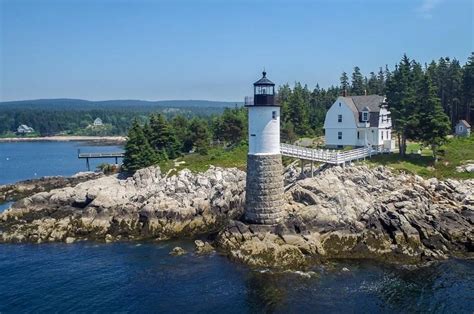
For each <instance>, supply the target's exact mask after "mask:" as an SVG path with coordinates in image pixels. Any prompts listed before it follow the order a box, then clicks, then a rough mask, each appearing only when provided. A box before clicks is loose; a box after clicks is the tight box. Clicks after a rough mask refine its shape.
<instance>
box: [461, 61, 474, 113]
mask: <svg viewBox="0 0 474 314" xmlns="http://www.w3.org/2000/svg"><path fill="white" fill-rule="evenodd" d="M462 91H463V104H464V106H463V107H464V109H463V114H462V117H464V119H465V120H467V121H468V122H474V119H473V118H472V117H471V113H473V112H474V52H473V53H471V55H470V56H469V58H468V60H467V63H466V64H465V65H464V67H463V76H462Z"/></svg>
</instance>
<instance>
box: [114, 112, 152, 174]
mask: <svg viewBox="0 0 474 314" xmlns="http://www.w3.org/2000/svg"><path fill="white" fill-rule="evenodd" d="M157 162H158V157H157V155H156V153H155V151H154V150H153V148H152V147H151V145H150V143H148V140H147V139H146V137H145V134H144V133H143V129H142V127H141V126H140V124H139V123H138V121H137V120H134V121H133V124H132V127H131V128H130V130H129V131H128V140H127V143H126V144H125V156H124V158H123V166H122V167H123V170H124V171H126V172H132V173H133V172H135V171H137V170H138V169H141V168H145V167H149V166H151V165H154V164H155V163H157Z"/></svg>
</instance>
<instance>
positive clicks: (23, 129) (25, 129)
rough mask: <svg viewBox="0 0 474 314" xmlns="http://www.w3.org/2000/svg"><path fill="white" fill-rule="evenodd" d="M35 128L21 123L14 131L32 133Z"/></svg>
mask: <svg viewBox="0 0 474 314" xmlns="http://www.w3.org/2000/svg"><path fill="white" fill-rule="evenodd" d="M34 131H35V130H34V129H33V128H32V127H29V126H27V125H26V124H21V125H20V126H19V127H18V128H17V129H16V132H17V133H18V134H28V133H33V132H34Z"/></svg>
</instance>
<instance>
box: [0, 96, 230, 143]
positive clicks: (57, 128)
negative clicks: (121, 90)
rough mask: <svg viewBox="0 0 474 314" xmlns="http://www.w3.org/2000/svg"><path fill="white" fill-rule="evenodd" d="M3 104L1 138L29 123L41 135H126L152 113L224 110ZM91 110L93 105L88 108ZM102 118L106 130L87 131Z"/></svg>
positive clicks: (208, 113) (189, 114) (217, 111)
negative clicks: (136, 120) (83, 108)
mask: <svg viewBox="0 0 474 314" xmlns="http://www.w3.org/2000/svg"><path fill="white" fill-rule="evenodd" d="M18 107H19V108H14V107H12V106H10V105H3V104H0V135H1V134H5V133H9V132H15V131H16V129H17V128H18V126H19V125H21V124H26V125H28V126H30V127H32V128H33V129H35V131H36V132H38V133H39V134H40V135H42V136H45V135H56V134H59V133H63V134H76V135H79V134H80V135H102V136H103V135H125V134H127V131H128V129H129V128H130V126H131V124H132V121H133V120H134V119H135V118H137V119H138V120H139V121H141V122H145V121H146V120H147V119H148V115H149V114H150V112H160V113H162V114H163V115H164V116H166V117H168V118H171V117H174V116H176V115H182V116H184V117H187V118H190V117H193V116H200V117H209V116H212V115H216V114H220V113H222V112H223V110H224V108H199V107H191V108H179V109H177V108H156V107H154V108H153V107H148V108H144V107H140V108H135V107H128V108H126V107H120V108H116V107H110V108H104V107H103V108H101V109H85V110H81V108H80V106H79V107H78V108H69V107H67V108H60V109H53V108H52V107H51V106H49V107H48V106H45V105H41V106H39V107H40V108H37V107H38V106H36V107H35V106H26V107H23V105H22V106H18ZM86 108H90V106H86ZM96 118H100V119H101V120H102V122H103V123H104V124H105V126H106V127H103V128H89V129H88V128H87V127H88V126H90V125H91V124H92V123H93V121H94V119H96Z"/></svg>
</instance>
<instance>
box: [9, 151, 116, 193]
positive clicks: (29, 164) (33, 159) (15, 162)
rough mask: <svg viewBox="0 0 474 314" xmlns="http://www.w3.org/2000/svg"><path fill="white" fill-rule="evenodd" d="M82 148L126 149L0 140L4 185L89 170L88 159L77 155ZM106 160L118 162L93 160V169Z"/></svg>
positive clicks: (111, 159)
mask: <svg viewBox="0 0 474 314" xmlns="http://www.w3.org/2000/svg"><path fill="white" fill-rule="evenodd" d="M78 149H80V150H81V152H121V151H123V147H121V146H116V145H102V144H100V145H94V144H91V143H88V142H18V143H0V184H6V183H13V182H16V181H20V180H26V179H33V178H40V177H42V176H55V175H63V176H70V175H73V174H75V173H77V172H79V171H87V167H86V161H85V160H84V159H78V158H77V151H78ZM104 162H108V163H114V162H115V159H114V158H110V159H91V160H90V167H91V170H94V169H95V168H96V167H97V166H98V165H99V164H101V163H104Z"/></svg>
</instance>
